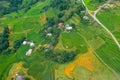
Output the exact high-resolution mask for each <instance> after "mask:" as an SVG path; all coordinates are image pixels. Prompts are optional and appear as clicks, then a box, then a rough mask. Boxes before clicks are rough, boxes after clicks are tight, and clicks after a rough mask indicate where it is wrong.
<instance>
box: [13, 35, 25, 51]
mask: <svg viewBox="0 0 120 80" xmlns="http://www.w3.org/2000/svg"><path fill="white" fill-rule="evenodd" d="M24 40H25V38H24V37H23V38H21V39H19V40H16V41H14V46H13V48H14V51H16V50H17V49H18V48H19V47H20V46H21V44H22V43H23V41H24Z"/></svg>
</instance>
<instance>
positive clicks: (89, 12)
mask: <svg viewBox="0 0 120 80" xmlns="http://www.w3.org/2000/svg"><path fill="white" fill-rule="evenodd" d="M110 1H111V0H108V1H107V2H106V3H105V4H103V5H102V6H99V7H98V9H97V10H96V11H94V14H92V13H91V11H90V10H89V9H88V8H87V6H86V4H85V2H84V0H82V3H83V5H84V6H85V7H86V11H87V12H88V14H89V15H90V16H91V17H92V18H93V19H94V20H95V21H96V22H97V23H98V24H99V25H101V27H102V28H104V30H106V31H107V32H108V34H109V35H110V36H111V37H112V38H113V40H114V42H115V43H116V45H117V46H118V47H119V49H120V44H119V42H118V40H117V39H116V37H115V36H114V35H113V34H112V32H111V31H109V29H107V27H106V26H105V25H103V24H102V23H101V22H100V21H99V20H98V18H97V17H96V14H97V13H98V12H99V11H100V10H101V9H102V8H103V7H104V6H106V5H107V4H108V3H110Z"/></svg>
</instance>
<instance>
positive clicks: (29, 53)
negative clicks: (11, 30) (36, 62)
mask: <svg viewBox="0 0 120 80" xmlns="http://www.w3.org/2000/svg"><path fill="white" fill-rule="evenodd" d="M23 45H29V46H30V49H29V50H28V51H27V52H26V56H29V55H31V53H32V51H33V47H34V46H35V43H34V42H30V41H26V40H25V41H23Z"/></svg>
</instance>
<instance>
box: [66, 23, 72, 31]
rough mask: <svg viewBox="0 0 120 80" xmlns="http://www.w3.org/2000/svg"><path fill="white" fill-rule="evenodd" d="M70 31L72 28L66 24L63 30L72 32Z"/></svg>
mask: <svg viewBox="0 0 120 80" xmlns="http://www.w3.org/2000/svg"><path fill="white" fill-rule="evenodd" d="M72 29H73V28H72V26H70V25H69V24H66V25H65V30H68V31H70V30H72Z"/></svg>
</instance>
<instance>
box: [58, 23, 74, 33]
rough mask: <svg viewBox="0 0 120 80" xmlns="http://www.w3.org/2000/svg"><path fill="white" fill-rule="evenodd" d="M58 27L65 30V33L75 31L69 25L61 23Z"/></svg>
mask: <svg viewBox="0 0 120 80" xmlns="http://www.w3.org/2000/svg"><path fill="white" fill-rule="evenodd" d="M58 27H59V28H60V29H61V30H63V29H64V30H65V31H71V30H72V29H73V27H72V26H70V25H69V24H66V25H63V23H62V22H60V23H59V24H58Z"/></svg>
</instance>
